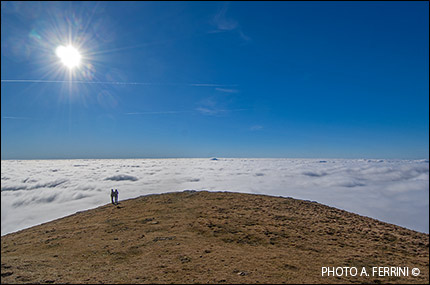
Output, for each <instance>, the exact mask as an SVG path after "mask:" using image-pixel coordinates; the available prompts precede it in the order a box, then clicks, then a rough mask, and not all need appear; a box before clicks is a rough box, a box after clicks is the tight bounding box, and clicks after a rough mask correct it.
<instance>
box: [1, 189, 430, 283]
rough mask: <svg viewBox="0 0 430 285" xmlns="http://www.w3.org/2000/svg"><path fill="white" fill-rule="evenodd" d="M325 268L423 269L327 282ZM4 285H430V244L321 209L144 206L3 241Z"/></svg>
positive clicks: (188, 199)
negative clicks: (400, 274) (404, 274)
mask: <svg viewBox="0 0 430 285" xmlns="http://www.w3.org/2000/svg"><path fill="white" fill-rule="evenodd" d="M322 266H355V267H357V268H358V269H361V267H363V266H364V267H366V268H367V272H368V273H371V267H372V266H401V267H403V266H408V267H410V269H409V270H411V269H412V268H413V267H418V268H419V269H420V270H421V274H420V275H419V276H417V277H414V276H411V273H410V272H409V275H410V276H409V277H378V276H369V277H359V276H357V277H350V276H348V277H346V276H344V277H322V276H321V267H322ZM1 283H226V284H228V283H427V284H428V283H429V235H428V234H423V233H419V232H416V231H412V230H408V229H405V228H402V227H399V226H395V225H392V224H387V223H383V222H380V221H377V220H375V219H371V218H367V217H363V216H359V215H356V214H352V213H349V212H346V211H343V210H339V209H336V208H332V207H328V206H324V205H321V204H318V203H316V202H309V201H303V200H297V199H292V198H281V197H272V196H264V195H253V194H240V193H231V192H206V191H201V192H193V191H184V192H176V193H167V194H161V195H149V196H142V197H139V198H136V199H130V200H126V201H121V203H120V205H119V206H117V207H116V206H113V205H111V204H107V205H105V206H101V207H98V208H96V209H93V210H88V211H84V212H78V213H76V214H73V215H70V216H68V217H65V218H61V219H58V220H55V221H52V222H48V223H45V224H42V225H39V226H35V227H32V228H29V229H25V230H22V231H19V232H16V233H12V234H8V235H5V236H2V237H1Z"/></svg>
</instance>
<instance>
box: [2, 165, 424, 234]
mask: <svg viewBox="0 0 430 285" xmlns="http://www.w3.org/2000/svg"><path fill="white" fill-rule="evenodd" d="M1 169H2V172H1V234H2V235H4V234H7V233H10V232H14V231H17V230H21V229H24V228H27V227H30V226H34V225H37V224H40V223H44V222H47V221H50V220H54V219H57V218H60V217H63V216H66V215H70V214H73V213H75V212H77V211H83V210H87V209H91V208H94V207H98V206H100V205H104V204H106V203H109V202H110V189H112V188H117V189H118V190H119V198H120V200H121V199H128V198H135V197H138V196H141V195H146V194H153V193H164V192H172V191H182V190H187V189H194V190H209V191H232V192H245V193H256V194H267V195H273V196H283V197H293V198H298V199H306V200H312V201H317V202H320V203H323V204H326V205H330V206H334V207H337V208H340V209H344V210H347V211H351V212H354V213H358V214H360V215H364V216H369V217H372V218H376V219H379V220H381V221H385V222H389V223H393V224H396V225H400V226H404V227H407V228H409V229H414V230H417V231H421V232H426V233H428V232H429V218H428V212H429V162H428V160H342V159H331V160H319V159H239V158H236V159H224V158H219V159H217V160H212V159H124V160H120V159H117V160H106V159H104V160H28V161H25V160H2V162H1Z"/></svg>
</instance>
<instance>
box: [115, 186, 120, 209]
mask: <svg viewBox="0 0 430 285" xmlns="http://www.w3.org/2000/svg"><path fill="white" fill-rule="evenodd" d="M118 194H119V192H118V189H115V205H118Z"/></svg>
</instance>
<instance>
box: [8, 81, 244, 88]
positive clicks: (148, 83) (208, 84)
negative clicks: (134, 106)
mask: <svg viewBox="0 0 430 285" xmlns="http://www.w3.org/2000/svg"><path fill="white" fill-rule="evenodd" d="M1 82H2V83H76V84H110V85H146V86H191V87H234V86H237V84H212V83H183V84H179V83H151V82H123V81H82V80H43V79H2V80H1Z"/></svg>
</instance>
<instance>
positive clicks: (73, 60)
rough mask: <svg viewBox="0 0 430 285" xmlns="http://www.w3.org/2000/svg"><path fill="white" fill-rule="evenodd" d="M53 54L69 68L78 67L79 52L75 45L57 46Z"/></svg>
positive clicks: (79, 60)
mask: <svg viewBox="0 0 430 285" xmlns="http://www.w3.org/2000/svg"><path fill="white" fill-rule="evenodd" d="M55 54H56V55H57V56H58V57H59V58H60V59H61V62H62V63H63V64H64V65H65V66H66V67H68V68H69V69H73V68H74V67H78V66H79V64H80V62H81V54H80V53H79V51H78V50H77V49H76V48H75V47H73V46H71V45H69V46H67V47H65V46H59V47H57V49H56V50H55Z"/></svg>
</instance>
